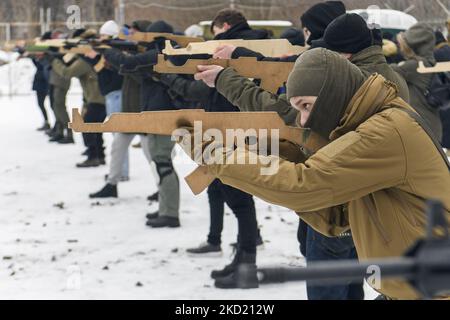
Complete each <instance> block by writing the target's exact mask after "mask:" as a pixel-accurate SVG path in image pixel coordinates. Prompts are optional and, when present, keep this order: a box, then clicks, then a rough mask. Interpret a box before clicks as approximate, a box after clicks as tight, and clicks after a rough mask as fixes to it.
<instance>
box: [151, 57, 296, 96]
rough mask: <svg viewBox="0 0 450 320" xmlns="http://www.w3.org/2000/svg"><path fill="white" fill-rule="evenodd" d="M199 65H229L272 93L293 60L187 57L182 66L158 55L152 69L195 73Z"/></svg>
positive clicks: (286, 77)
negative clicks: (255, 80)
mask: <svg viewBox="0 0 450 320" xmlns="http://www.w3.org/2000/svg"><path fill="white" fill-rule="evenodd" d="M199 65H218V66H221V67H224V68H228V67H231V68H233V69H234V70H236V72H237V73H238V74H239V75H241V76H243V77H246V78H251V79H261V85H260V86H261V88H263V89H264V90H267V91H269V92H271V93H273V94H276V93H277V91H278V89H279V88H280V87H282V86H283V85H284V83H285V82H286V81H287V79H288V76H289V74H290V73H291V71H292V68H293V67H294V62H277V61H257V60H256V58H254V57H241V58H238V59H213V58H211V59H188V60H187V61H186V63H185V64H184V65H182V66H176V65H174V64H173V63H171V62H170V60H165V58H164V55H162V54H160V55H158V64H156V65H155V66H154V67H153V70H154V71H156V72H158V73H175V74H195V73H197V72H198V69H197V66H199Z"/></svg>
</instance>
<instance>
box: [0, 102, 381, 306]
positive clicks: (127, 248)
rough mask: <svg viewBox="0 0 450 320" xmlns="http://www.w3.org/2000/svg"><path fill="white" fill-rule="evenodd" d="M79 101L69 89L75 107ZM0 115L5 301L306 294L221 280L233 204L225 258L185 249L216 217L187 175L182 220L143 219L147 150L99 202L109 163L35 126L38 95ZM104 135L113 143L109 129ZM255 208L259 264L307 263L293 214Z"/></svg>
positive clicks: (134, 156) (232, 233) (4, 105)
mask: <svg viewBox="0 0 450 320" xmlns="http://www.w3.org/2000/svg"><path fill="white" fill-rule="evenodd" d="M80 101H81V97H80V96H79V95H77V94H71V95H70V96H69V98H68V105H69V106H70V107H76V106H80ZM0 114H1V117H0V150H2V152H1V157H0V299H31V298H33V299H36V298H37V299H274V300H276V299H305V298H306V292H305V286H304V284H303V283H290V284H282V285H267V286H262V287H260V288H259V289H255V290H219V289H216V288H214V284H213V280H211V279H210V277H209V274H210V271H211V270H212V269H214V268H221V267H223V266H224V265H225V264H227V263H228V262H229V261H230V255H231V253H232V252H231V248H230V247H229V243H231V242H234V241H235V238H236V220H235V218H234V217H233V215H232V214H231V213H230V210H229V209H227V210H226V212H227V215H226V217H225V227H224V232H223V249H224V255H223V257H221V258H192V257H190V256H188V255H187V254H186V252H185V249H186V248H188V247H191V246H196V245H197V244H199V243H200V242H201V241H204V240H205V238H206V234H207V230H208V224H209V218H208V203H207V198H206V195H205V194H202V195H200V196H198V197H195V196H193V195H192V194H191V192H190V190H189V189H188V187H187V185H186V184H185V183H184V181H182V185H181V190H182V193H181V194H182V200H181V201H182V202H181V224H182V227H181V228H179V229H162V230H155V229H150V228H148V227H146V226H145V214H146V213H147V212H153V211H155V210H156V207H155V206H153V207H149V206H148V204H147V202H146V197H147V195H149V194H150V193H152V192H154V191H155V182H154V178H153V176H152V174H151V171H150V170H149V167H148V165H147V163H146V161H145V158H144V156H143V154H142V151H141V150H140V149H132V150H131V155H130V156H131V181H129V182H126V183H122V184H120V186H119V195H120V198H119V199H117V200H103V201H93V200H90V199H88V193H90V192H94V191H97V190H98V189H99V188H101V187H102V186H103V184H104V180H103V179H104V175H105V174H106V173H107V166H104V167H101V168H94V169H76V168H75V163H76V162H78V161H80V160H82V159H83V158H82V157H81V156H80V154H81V152H82V151H83V150H84V149H83V146H82V140H81V136H80V135H79V134H77V135H76V137H75V138H76V142H77V143H76V145H67V146H60V145H55V144H50V143H48V142H47V137H46V136H45V135H44V134H43V133H40V132H37V131H36V130H35V128H37V127H38V126H40V125H41V124H42V123H41V122H42V121H41V115H40V113H39V110H38V107H37V106H36V103H35V97H34V96H33V95H29V96H20V97H15V98H12V99H10V98H7V97H3V98H0ZM106 140H107V146H108V150H109V146H110V143H111V135H109V134H107V135H106ZM108 160H109V159H108ZM175 166H176V169H177V171H178V173H179V175H180V177H184V176H185V175H186V174H187V173H189V172H190V171H191V170H192V169H193V168H194V166H193V164H192V163H190V162H189V161H188V159H187V158H186V156H185V155H184V154H183V153H182V151H180V150H179V151H178V152H177V156H176V160H175ZM181 180H182V179H181ZM257 211H258V220H259V224H260V226H261V232H262V235H263V238H264V240H265V242H266V243H265V248H264V249H262V250H260V251H259V252H258V265H259V266H277V265H279V266H288V265H300V266H301V265H304V264H305V261H304V258H303V257H301V256H300V255H299V252H298V244H297V240H296V226H297V218H296V216H295V215H294V214H293V213H292V212H290V211H289V210H286V209H284V208H280V207H275V206H271V205H269V204H267V203H264V202H262V201H259V200H258V201H257ZM374 296H375V294H374V292H372V291H370V290H368V298H373V297H374Z"/></svg>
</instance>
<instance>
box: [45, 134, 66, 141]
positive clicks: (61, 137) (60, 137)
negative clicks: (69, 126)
mask: <svg viewBox="0 0 450 320" xmlns="http://www.w3.org/2000/svg"><path fill="white" fill-rule="evenodd" d="M62 139H64V136H63V135H62V134H57V135H54V136H53V137H51V138H50V139H49V140H48V141H49V142H59V141H61V140H62Z"/></svg>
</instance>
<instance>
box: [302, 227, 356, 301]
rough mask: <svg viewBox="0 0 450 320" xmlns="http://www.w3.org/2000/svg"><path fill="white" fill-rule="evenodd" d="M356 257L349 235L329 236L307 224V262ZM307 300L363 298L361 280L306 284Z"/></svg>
mask: <svg viewBox="0 0 450 320" xmlns="http://www.w3.org/2000/svg"><path fill="white" fill-rule="evenodd" d="M348 259H358V255H357V253H356V249H355V245H354V244H353V239H352V237H351V236H345V237H338V238H329V237H326V236H324V235H322V234H321V233H319V232H317V231H315V230H314V229H313V228H311V227H309V226H308V230H307V235H306V261H307V263H308V264H309V263H311V262H319V261H330V262H332V261H338V260H348ZM306 289H307V293H308V299H309V300H363V299H364V290H363V281H360V282H352V283H350V282H349V283H347V284H343V285H329V286H317V285H314V284H312V283H307V284H306Z"/></svg>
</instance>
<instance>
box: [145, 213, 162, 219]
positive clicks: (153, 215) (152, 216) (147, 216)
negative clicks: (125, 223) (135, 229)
mask: <svg viewBox="0 0 450 320" xmlns="http://www.w3.org/2000/svg"><path fill="white" fill-rule="evenodd" d="M158 217H159V211H156V212H153V213H149V214H147V215H146V218H147V220H154V219H156V218H158Z"/></svg>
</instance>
